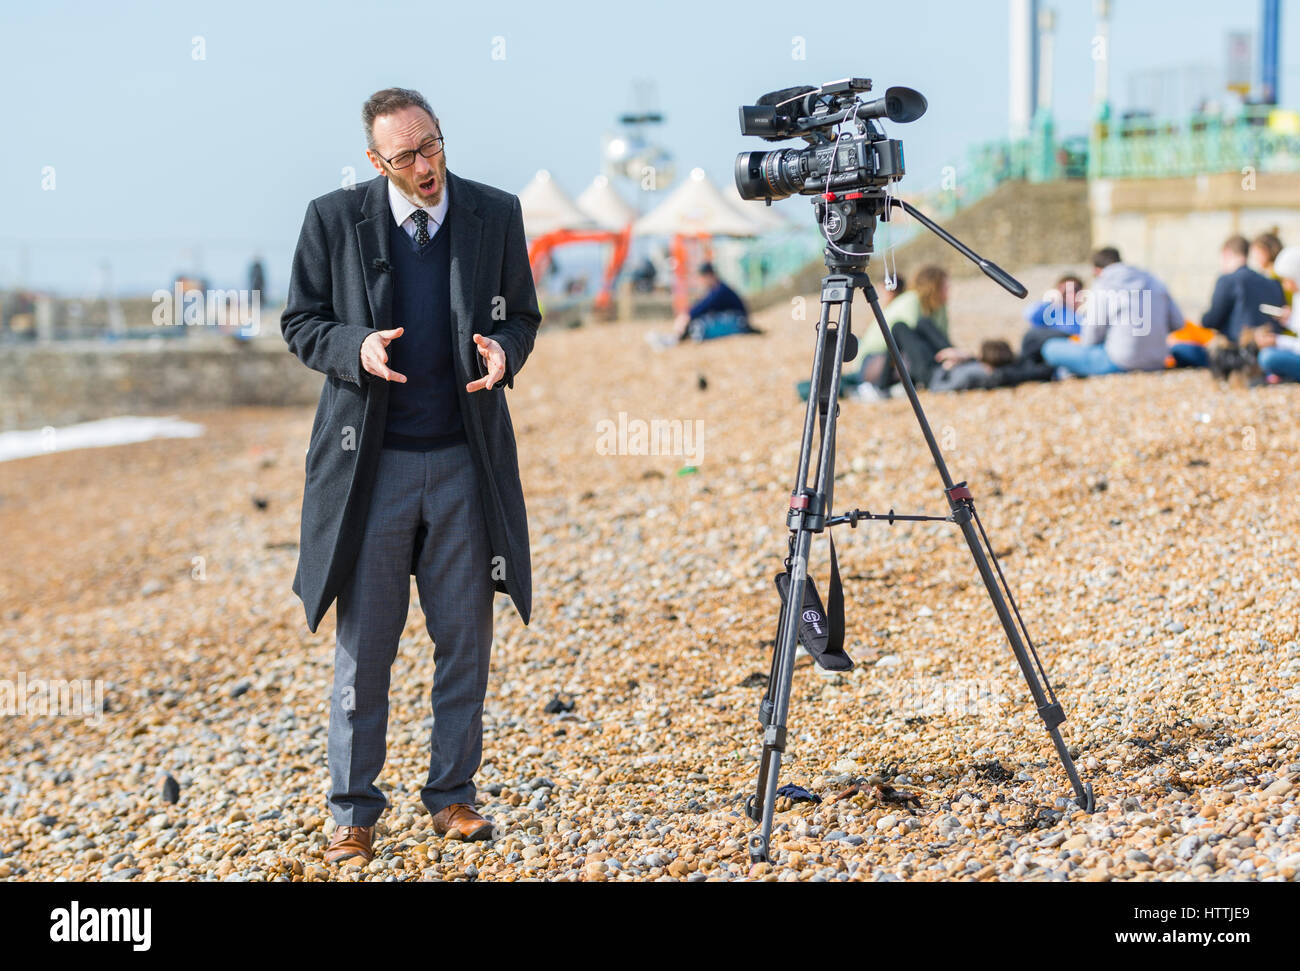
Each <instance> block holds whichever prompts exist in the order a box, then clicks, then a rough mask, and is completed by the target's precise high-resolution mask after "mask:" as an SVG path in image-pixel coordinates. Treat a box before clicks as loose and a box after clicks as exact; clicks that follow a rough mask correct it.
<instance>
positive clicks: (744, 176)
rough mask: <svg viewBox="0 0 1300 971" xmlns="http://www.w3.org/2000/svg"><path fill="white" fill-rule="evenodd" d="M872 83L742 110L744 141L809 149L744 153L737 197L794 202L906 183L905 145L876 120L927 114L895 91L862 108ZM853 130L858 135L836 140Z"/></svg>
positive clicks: (853, 81) (793, 95)
mask: <svg viewBox="0 0 1300 971" xmlns="http://www.w3.org/2000/svg"><path fill="white" fill-rule="evenodd" d="M870 90H871V81H870V79H868V78H844V79H843V80H840V81H829V82H827V83H826V84H823V85H821V87H812V86H810V85H801V86H798V87H793V88H785V89H783V90H781V91H773V92H771V93H769V94H765V95H763V96H762V97H761V98H759V99H758V104H756V105H742V106H741V108H740V133H741V134H742V135H757V136H758V137H759V138H762V139H764V140H766V141H769V142H779V141H783V140H784V139H787V138H802V139H803V140H804V141H806V142H807V143H808V146H809V147H808V148H803V149H796V148H779V149H775V150H773V151H770V152H741V153H740V154H739V155H738V156H736V189H737V190H738V191H739V192H740V197H741V198H742V199H765V200H767V203H768V205H771V204H772V200H773V199H785V198H788V197H789V196H792V195H805V196H812V195H821V194H822V193H827V192H831V193H836V194H838V193H841V192H844V193H853V192H862V191H869V190H873V189H880V188H882V187H883V186H885V185H887V184H889V183H890V182H897V181H898V180H899V179H901V178H902V177H903V173H904V165H903V143H902V142H901V141H899V140H898V139H896V138H886V137H885V135H884V133H883V132H882V131H881V130H880V129H879V127H877V125H876V124H875V121H874V119H877V118H888V119H889V120H890V121H897V122H909V121H916V119H918V118H920V117H921V116H922V115H923V114H925V109H926V107H927V105H926V100H925V97H924V96H923V95H922V94H921V93H920V92H919V91H913V90H912V89H911V88H903V87H892V88H889V89H888V90H886V91H885V96H884V97H883V98H877V99H875V100H874V101H864V100H862V99H861V97H860V95H861V94H863V93H865V92H868V91H870ZM846 121H848V122H851V123H853V124H854V127H855V128H856V130H857V133H856V134H851V135H845V134H840V135H836V134H835V133H834V129H835V128H836V127H837V126H838V125H840V124H842V123H843V122H846Z"/></svg>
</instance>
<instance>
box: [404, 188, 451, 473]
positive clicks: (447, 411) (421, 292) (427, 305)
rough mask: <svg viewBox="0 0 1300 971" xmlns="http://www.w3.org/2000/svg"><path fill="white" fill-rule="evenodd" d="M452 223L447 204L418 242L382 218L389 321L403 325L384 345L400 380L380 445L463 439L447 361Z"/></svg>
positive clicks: (423, 445)
mask: <svg viewBox="0 0 1300 971" xmlns="http://www.w3.org/2000/svg"><path fill="white" fill-rule="evenodd" d="M450 222H451V211H450V210H448V212H447V218H446V219H444V220H443V222H442V225H441V226H439V227H438V231H437V233H436V234H434V236H433V238H432V239H430V240H429V242H427V243H425V244H424V245H423V246H418V245H416V242H415V239H414V238H413V237H411V236H408V235H407V233H406V230H404V229H402V228H401V227H400V226H398V225H397V224H396V223H395V222H393V221H392V220H389V221H388V233H389V241H388V243H389V252H390V253H391V254H392V257H393V259H392V273H393V322H392V326H393V327H403V328H405V329H404V330H403V331H402V336H401V337H399V338H397V339H396V340H394V341H392V342H390V343H389V345H388V347H387V351H388V368H389V370H392V371H396V372H397V373H399V374H404V375H406V383H405V384H402V383H401V382H397V381H393V382H390V383H389V385H388V419H387V422H386V423H385V426H384V447H385V448H399V449H406V450H409V451H417V452H425V451H428V450H430V449H433V448H438V447H441V446H443V445H450V444H453V443H455V442H458V441H464V440H465V430H464V425H463V423H462V421H461V414H460V401H459V399H458V398H457V397H456V370H455V367H454V366H453V362H452V349H453V344H452V327H451V244H450V239H451V227H450V225H449V224H450Z"/></svg>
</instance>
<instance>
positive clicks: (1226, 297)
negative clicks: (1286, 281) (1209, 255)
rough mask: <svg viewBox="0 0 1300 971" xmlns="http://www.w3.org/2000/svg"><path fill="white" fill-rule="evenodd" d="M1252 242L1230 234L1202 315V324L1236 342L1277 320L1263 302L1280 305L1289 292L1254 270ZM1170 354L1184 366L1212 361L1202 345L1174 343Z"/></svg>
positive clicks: (1193, 365) (1275, 305) (1196, 365)
mask: <svg viewBox="0 0 1300 971" xmlns="http://www.w3.org/2000/svg"><path fill="white" fill-rule="evenodd" d="M1249 252H1250V244H1249V243H1248V242H1246V238H1245V237H1244V236H1231V237H1229V238H1228V239H1227V240H1226V241H1225V242H1224V244H1223V249H1222V250H1221V251H1220V253H1219V265H1220V267H1221V268H1222V270H1223V274H1222V275H1221V276H1220V277H1219V279H1218V280H1217V281H1216V282H1215V284H1214V296H1213V297H1212V298H1211V300H1210V309H1209V310H1207V311H1205V315H1204V316H1203V317H1201V326H1202V327H1205V328H1208V329H1209V330H1216V331H1218V332H1219V333H1220V334H1222V335H1223V336H1224V337H1225V338H1227V339H1228V340H1229V341H1231V342H1232V343H1233V344H1236V343H1237V342H1238V341H1239V340H1241V336H1242V334H1243V333H1245V332H1247V331H1250V330H1254V329H1255V328H1256V327H1261V326H1264V325H1270V327H1269V329H1272V327H1271V324H1272V322H1273V320H1274V318H1273V317H1270V316H1269V315H1268V314H1266V313H1265V312H1264V311H1262V310H1260V309H1259V308H1260V305H1261V304H1266V305H1269V306H1274V307H1281V306H1283V305H1284V304H1285V301H1286V295H1285V294H1284V293H1283V291H1282V284H1281V283H1279V282H1278V281H1277V280H1274V279H1271V278H1269V277H1267V276H1265V275H1264V274H1262V273H1259V272H1257V271H1255V270H1252V269H1251V268H1250V267H1249V266H1248V265H1247V263H1246V260H1247V256H1248V255H1249ZM1169 353H1170V354H1172V355H1173V358H1174V360H1175V361H1176V362H1178V364H1179V366H1181V367H1205V366H1206V365H1207V364H1208V363H1209V360H1210V355H1209V351H1208V350H1207V349H1206V348H1205V347H1204V346H1203V345H1201V344H1189V343H1185V344H1175V345H1173V347H1171V348H1170V349H1169Z"/></svg>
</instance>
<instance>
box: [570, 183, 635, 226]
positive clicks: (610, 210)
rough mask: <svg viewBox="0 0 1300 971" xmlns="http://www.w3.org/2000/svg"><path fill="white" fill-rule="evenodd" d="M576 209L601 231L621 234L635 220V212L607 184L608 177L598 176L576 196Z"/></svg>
mask: <svg viewBox="0 0 1300 971" xmlns="http://www.w3.org/2000/svg"><path fill="white" fill-rule="evenodd" d="M578 208H579V209H581V210H582V212H583V213H584V214H585V215H586V216H587V218H589V219H590V220H591V221H592V222H594V223H595V224H596V225H597V226H599V227H600V228H601V229H609V230H612V231H614V232H621V231H622V230H623V229H624V228H625V227H626V226H627V224H628V223H630V222H632V220H634V219H636V210H635V209H633V208H632V207H631V206H630V205H628V204H627V203H626V202H625V201H624V200H623V197H622V196H620V195H619V194H618V192H617V191H615V189H614V187H613V186H612V185H610V184H609V179H608V177H606V176H604V175H598V176H596V177H595V178H594V179H592V180H591V184H590V185H588V186H587V188H585V189H583V190H582V192H581V193H579V194H578Z"/></svg>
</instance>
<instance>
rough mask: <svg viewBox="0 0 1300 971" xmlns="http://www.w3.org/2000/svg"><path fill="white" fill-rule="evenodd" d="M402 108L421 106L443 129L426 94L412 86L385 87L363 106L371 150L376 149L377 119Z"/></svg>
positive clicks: (362, 120) (362, 122) (363, 116)
mask: <svg viewBox="0 0 1300 971" xmlns="http://www.w3.org/2000/svg"><path fill="white" fill-rule="evenodd" d="M402 108H420V109H421V110H423V111H425V112H427V113H428V115H429V117H430V118H432V119H433V124H434V126H435V127H436V128H437V129H438V131H442V124H441V123H440V122H439V121H438V116H437V115H435V114H434V113H433V109H432V108H430V107H429V102H427V101H425V100H424V95H422V94H420V92H419V91H415V90H412V89H411V88H384V90H382V91H376V92H375V93H374V94H372V95H371V96H370V97H369V98H367V99H366V103H365V104H364V105H362V106H361V124H363V125H364V126H365V129H366V145H367V146H369V148H370V150H371V151H374V150H375V119H376V118H378V117H379V116H380V115H391V114H392V113H393V112H394V111H399V110H401V109H402Z"/></svg>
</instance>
